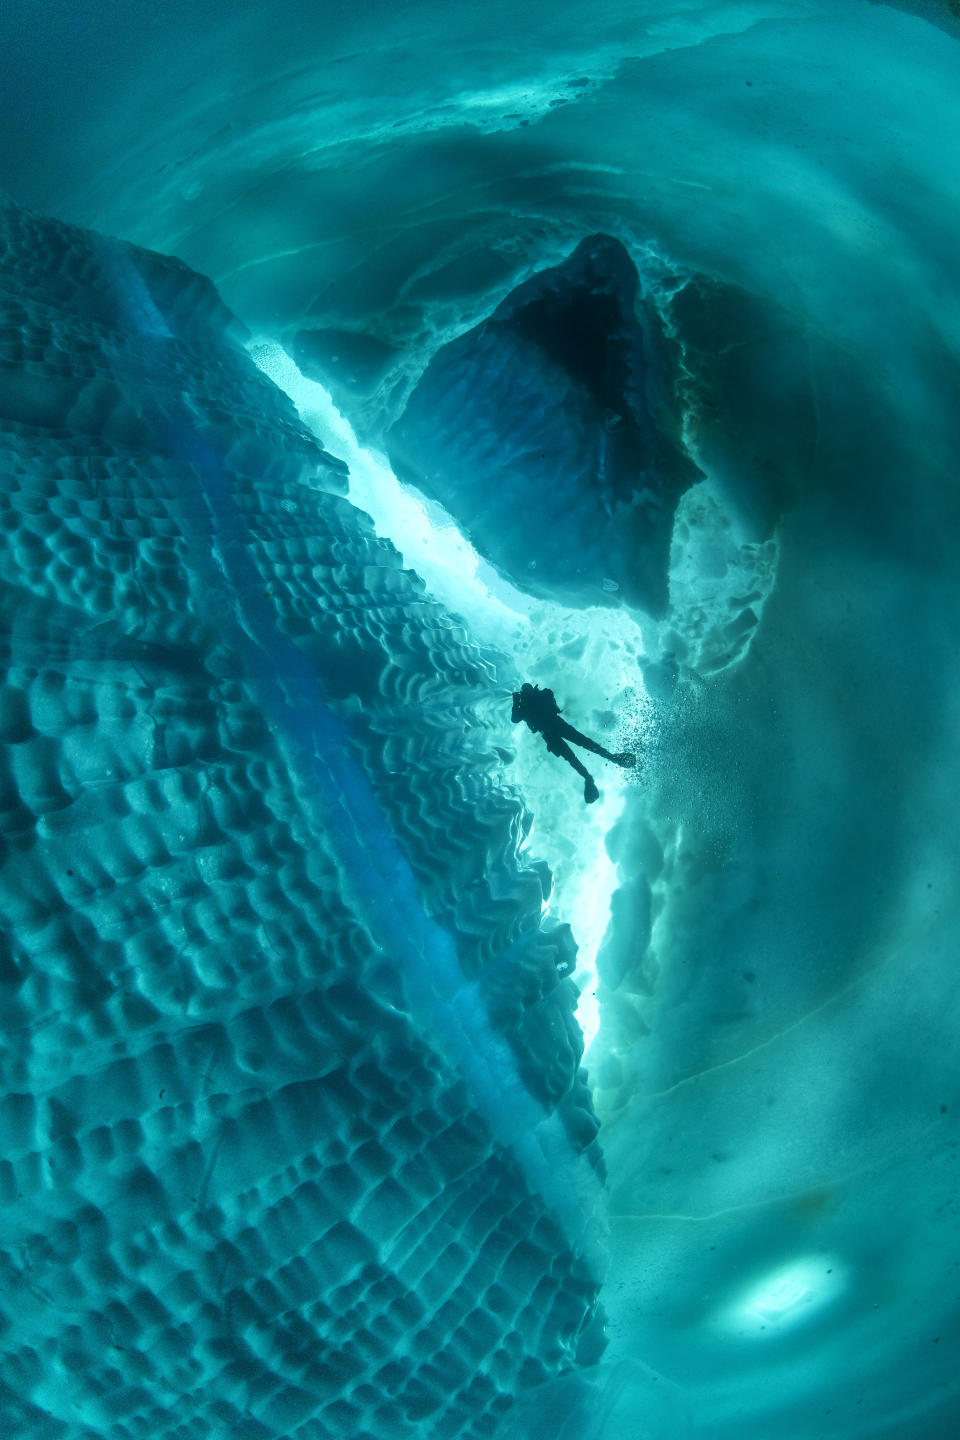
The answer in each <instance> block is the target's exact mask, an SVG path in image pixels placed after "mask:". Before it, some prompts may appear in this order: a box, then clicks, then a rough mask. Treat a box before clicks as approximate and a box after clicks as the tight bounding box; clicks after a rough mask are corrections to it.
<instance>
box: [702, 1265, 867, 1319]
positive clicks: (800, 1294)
mask: <svg viewBox="0 0 960 1440" xmlns="http://www.w3.org/2000/svg"><path fill="white" fill-rule="evenodd" d="M846 1288H847V1272H846V1269H845V1267H844V1266H842V1265H840V1264H838V1262H837V1261H836V1260H835V1259H833V1258H832V1257H831V1256H826V1255H817V1256H807V1257H804V1258H803V1259H800V1260H794V1261H792V1262H791V1263H790V1264H789V1265H784V1266H781V1267H780V1268H779V1269H777V1270H774V1271H771V1272H770V1273H768V1274H767V1275H765V1276H763V1278H762V1279H761V1280H759V1281H755V1282H754V1283H753V1284H752V1285H751V1286H750V1288H749V1289H748V1290H746V1291H744V1292H743V1293H741V1295H740V1296H739V1297H738V1298H737V1300H736V1301H735V1302H734V1303H733V1304H732V1305H731V1306H728V1307H727V1309H726V1310H724V1311H723V1313H722V1314H721V1315H720V1316H718V1322H719V1324H720V1325H721V1326H722V1328H723V1329H724V1330H726V1331H727V1332H728V1333H733V1334H736V1335H739V1336H741V1337H742V1338H755V1339H765V1338H769V1337H771V1336H774V1335H777V1334H782V1333H783V1332H784V1331H786V1330H793V1329H795V1328H796V1327H797V1326H799V1325H804V1324H806V1323H807V1322H808V1321H809V1320H811V1319H812V1318H813V1317H814V1315H816V1314H818V1313H819V1312H820V1311H822V1310H823V1309H824V1308H825V1307H826V1306H827V1305H829V1304H831V1303H832V1302H833V1301H835V1300H837V1299H838V1298H839V1296H840V1295H841V1294H843V1292H844V1291H845V1290H846Z"/></svg>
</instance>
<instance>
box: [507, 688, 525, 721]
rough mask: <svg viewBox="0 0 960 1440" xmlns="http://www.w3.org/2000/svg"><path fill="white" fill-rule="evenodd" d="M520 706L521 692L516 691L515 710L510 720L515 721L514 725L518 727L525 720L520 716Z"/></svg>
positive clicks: (514, 694) (514, 693)
mask: <svg viewBox="0 0 960 1440" xmlns="http://www.w3.org/2000/svg"><path fill="white" fill-rule="evenodd" d="M520 704H521V701H520V692H519V691H518V690H514V692H513V709H512V710H511V712H510V719H511V720H512V721H513V723H514V725H518V724H519V723H520V721H521V720H522V719H523V716H522V715H521V714H520Z"/></svg>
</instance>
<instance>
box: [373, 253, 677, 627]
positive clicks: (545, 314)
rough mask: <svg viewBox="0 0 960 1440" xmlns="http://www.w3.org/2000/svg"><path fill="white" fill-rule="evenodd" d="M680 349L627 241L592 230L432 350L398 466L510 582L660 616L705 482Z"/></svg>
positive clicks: (404, 422)
mask: <svg viewBox="0 0 960 1440" xmlns="http://www.w3.org/2000/svg"><path fill="white" fill-rule="evenodd" d="M675 350H676V346H675V344H671V343H670V342H668V340H667V337H666V334H665V332H664V329H663V323H662V320H661V318H660V316H659V315H658V313H657V310H656V308H655V307H654V305H653V304H652V303H650V302H649V301H648V300H647V298H646V297H645V296H643V295H642V294H640V293H639V276H638V273H637V269H636V266H635V264H634V263H633V261H632V260H631V258H630V255H629V253H628V252H627V250H626V248H625V246H624V245H622V244H621V243H620V241H618V240H615V239H613V238H612V237H611V236H609V235H593V236H591V237H589V238H588V239H586V240H583V241H581V243H580V244H579V245H578V246H577V248H576V249H575V250H574V251H573V253H572V254H571V255H570V256H569V257H568V258H567V259H566V260H565V261H564V262H563V263H562V264H561V265H557V266H553V267H551V268H550V269H545V270H542V271H540V272H539V273H538V274H536V275H534V276H532V277H531V278H530V279H528V280H526V281H525V282H524V283H523V284H522V285H519V286H517V288H516V289H515V290H513V291H512V292H511V293H510V294H509V295H508V296H507V298H506V299H505V300H504V301H503V302H502V303H501V304H500V305H498V306H497V308H496V309H495V310H494V311H493V313H492V314H491V315H490V316H489V317H488V318H486V319H485V320H483V322H482V323H481V324H480V325H478V326H476V327H475V328H474V329H472V330H469V331H467V332H466V333H465V334H462V335H459V336H458V337H457V338H456V339H455V340H452V341H451V342H450V343H449V344H448V345H445V346H444V347H443V348H442V349H440V350H439V351H438V352H437V354H436V355H435V356H434V357H433V359H432V360H431V362H430V364H429V365H428V366H427V368H426V370H425V371H424V373H423V375H422V376H421V377H420V380H419V382H418V384H417V386H416V388H415V389H414V391H413V393H412V394H411V396H410V398H409V400H408V402H407V405H406V408H405V410H404V412H403V414H402V415H401V416H400V418H399V419H398V421H397V423H396V424H395V425H394V426H393V427H392V429H391V430H390V432H389V434H388V446H389V451H390V455H391V458H392V460H393V462H394V464H395V465H396V466H397V467H398V473H401V474H404V475H407V476H409V477H410V479H411V480H412V482H413V483H414V484H415V485H416V486H417V487H418V488H419V489H421V490H423V491H424V492H425V493H426V494H427V495H429V496H430V497H431V498H433V499H436V500H439V502H440V503H441V504H442V505H443V506H444V507H445V508H446V509H447V510H449V511H450V512H451V513H452V514H454V515H456V516H457V517H458V519H459V520H460V522H461V523H462V524H463V525H464V527H465V528H466V530H467V531H468V533H469V534H470V536H471V538H472V539H473V541H474V543H475V544H476V546H477V548H478V549H479V550H480V552H481V553H482V554H483V555H484V556H485V557H486V558H487V559H489V560H490V561H491V562H492V563H493V564H494V565H495V566H497V568H498V569H500V570H501V571H502V572H503V573H504V574H505V575H507V576H508V577H509V579H510V580H511V582H512V583H513V584H515V585H518V586H519V587H521V588H522V589H525V590H529V591H530V592H531V593H532V594H535V595H539V596H541V597H545V598H547V599H551V600H561V601H562V602H563V603H565V604H568V605H575V606H590V605H609V604H619V603H621V601H622V602H625V603H627V604H630V605H634V606H639V607H641V608H643V609H645V610H649V611H651V612H652V613H656V614H662V613H663V612H664V611H665V610H666V608H667V604H668V569H669V551H670V538H671V533H672V527H673V516H674V511H675V509H676V505H677V501H678V500H679V498H680V496H681V495H682V494H683V493H684V491H685V490H686V489H688V487H689V486H691V485H693V484H694V483H695V482H696V481H697V480H699V479H701V478H702V475H701V472H700V470H699V469H698V467H697V466H696V465H695V464H694V462H693V461H692V459H691V458H690V456H689V455H688V454H687V453H686V450H685V448H684V446H683V443H682V439H681V415H682V410H681V405H680V402H679V396H678V393H677V383H678V376H677V363H676V358H677V357H676V355H675V354H674V353H673V352H674V351H675ZM518 517H523V518H524V520H525V521H526V522H527V523H524V524H518V523H517V519H518Z"/></svg>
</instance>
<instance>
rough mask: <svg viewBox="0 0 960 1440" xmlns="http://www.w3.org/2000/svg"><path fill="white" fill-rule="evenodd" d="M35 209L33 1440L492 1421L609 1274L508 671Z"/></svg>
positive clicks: (12, 634)
mask: <svg viewBox="0 0 960 1440" xmlns="http://www.w3.org/2000/svg"><path fill="white" fill-rule="evenodd" d="M0 219H2V225H0V244H2V247H3V248H2V262H0V297H2V311H3V317H4V320H3V331H2V346H3V348H2V355H0V414H2V417H3V426H2V432H0V433H2V441H0V444H2V450H3V473H4V476H5V479H4V487H3V494H2V497H0V522H2V523H0V587H2V588H0V598H2V612H0V613H2V634H0V655H2V659H3V663H4V670H5V674H4V678H3V683H2V686H0V739H2V741H3V750H2V752H0V811H2V834H3V836H4V837H5V838H4V841H3V845H4V853H3V861H4V864H3V870H2V875H0V907H2V913H3V914H4V916H5V918H6V921H7V925H8V927H9V928H8V929H7V930H6V932H5V934H4V937H3V944H2V951H0V984H2V987H3V998H4V1012H5V1017H6V1034H7V1045H6V1048H5V1050H4V1052H3V1056H2V1061H0V1066H2V1078H3V1087H4V1091H5V1092H6V1094H5V1098H4V1099H3V1101H2V1102H0V1134H2V1136H3V1150H2V1156H3V1158H2V1160H0V1198H2V1202H3V1204H4V1252H3V1256H2V1262H0V1266H2V1270H0V1273H2V1281H3V1294H4V1302H3V1311H2V1316H0V1326H2V1330H3V1344H4V1350H5V1354H6V1361H5V1365H4V1371H3V1388H2V1389H0V1419H2V1429H3V1433H4V1435H5V1436H28V1435H29V1436H30V1437H42V1440H47V1437H51V1440H53V1437H56V1440H81V1437H83V1440H94V1437H96V1440H131V1437H140V1436H143V1437H150V1440H166V1437H170V1440H172V1437H174V1436H176V1437H177V1440H187V1437H201V1436H203V1437H207V1436H210V1435H219V1434H226V1433H229V1434H231V1435H235V1436H238V1437H242V1440H275V1437H281V1436H282V1437H284V1440H286V1437H294V1436H300V1437H308V1436H309V1437H334V1436H343V1437H350V1440H380V1437H390V1440H402V1437H407V1436H411V1437H412V1436H414V1435H416V1436H435V1437H438V1440H439V1437H446V1436H449V1437H453V1436H459V1435H464V1436H481V1435H484V1434H488V1433H491V1432H492V1430H493V1428H494V1426H495V1424H496V1421H497V1417H498V1416H499V1415H500V1414H501V1413H503V1412H504V1411H506V1410H507V1409H508V1408H509V1406H510V1404H511V1402H512V1397H513V1396H515V1395H516V1394H517V1393H519V1392H522V1391H523V1390H524V1389H525V1388H527V1387H529V1386H531V1385H533V1384H536V1383H539V1382H541V1381H543V1380H546V1379H549V1378H550V1377H551V1376H552V1375H555V1374H557V1373H558V1372H559V1371H560V1370H561V1369H562V1368H563V1367H564V1366H567V1365H569V1364H570V1362H571V1360H572V1358H573V1357H574V1355H575V1353H576V1352H577V1349H578V1346H580V1347H581V1349H582V1347H583V1346H584V1345H588V1346H591V1347H593V1348H595V1342H594V1341H593V1339H592V1336H593V1335H594V1334H595V1333H596V1331H597V1327H598V1324H599V1321H598V1318H597V1314H596V1303H597V1298H596V1297H597V1274H598V1268H599V1265H600V1259H599V1251H600V1240H599V1221H598V1219H597V1213H596V1208H597V1205H598V1201H599V1192H600V1183H599V1178H598V1167H599V1164H600V1160H599V1153H598V1149H597V1145H596V1141H595V1132H596V1122H595V1120H594V1118H593V1114H592V1109H591V1105H590V1101H589V1098H588V1095H587V1091H586V1088H585V1084H584V1079H583V1075H582V1072H580V1071H579V1070H578V1067H579V1061H580V1051H581V1042H580V1037H579V1032H578V1030H577V1027H576V1024H575V1021H574V1018H573V1006H574V1003H575V999H576V996H575V992H574V991H573V988H572V986H571V985H570V983H569V982H568V981H563V980H561V979H560V975H561V974H562V973H565V972H566V971H567V970H568V969H569V968H570V965H571V963H572V939H571V937H570V935H569V932H567V931H565V930H564V929H563V928H558V929H556V930H554V931H552V932H545V931H542V930H541V929H540V913H541V903H542V898H543V893H544V886H545V884H547V883H548V877H546V876H545V875H544V873H543V869H542V867H538V866H536V865H528V866H526V867H524V866H523V865H522V864H521V863H520V862H519V860H518V857H517V847H518V842H519V840H520V839H521V838H522V836H523V835H524V834H525V831H526V828H527V826H528V823H529V821H528V817H526V816H525V814H524V812H523V811H522V809H521V807H520V805H519V803H518V802H517V801H516V800H515V799H513V798H511V797H510V796H508V795H507V794H506V793H505V792H504V791H503V789H502V787H501V785H500V783H499V780H498V776H497V766H498V763H499V761H498V760H497V757H496V755H495V753H494V751H493V747H492V745H491V744H490V743H489V742H488V740H487V738H486V736H487V732H488V731H489V729H490V728H491V727H490V722H489V720H488V715H489V713H490V712H489V706H490V704H491V703H492V702H490V700H489V699H488V692H489V689H490V685H491V679H492V677H493V662H492V660H491V659H490V658H489V657H485V656H484V655H482V654H481V653H480V652H478V651H477V650H476V649H475V648H473V647H471V646H470V645H469V644H468V643H467V641H466V638H465V636H464V635H463V633H462V631H461V630H460V629H459V628H458V627H457V625H456V624H455V623H454V622H453V621H452V620H451V619H450V617H449V616H447V615H446V613H445V612H444V611H443V610H442V609H441V607H439V606H438V605H436V604H435V603H433V602H430V601H428V600H427V599H426V598H425V597H424V594H423V589H422V586H421V584H420V582H419V581H418V580H417V578H416V577H415V576H414V575H412V574H411V573H409V572H406V571H404V570H402V569H401V568H400V562H399V559H398V556H397V554H396V552H395V551H394V550H393V549H392V547H391V546H390V545H388V544H386V543H384V542H383V541H380V540H379V539H378V538H377V537H376V535H375V534H374V532H373V529H372V526H371V524H370V522H369V520H368V519H367V517H366V516H364V515H363V514H362V512H360V511H358V510H356V509H355V508H354V507H353V506H351V505H350V503H349V502H348V501H347V500H346V499H344V498H343V497H342V496H341V495H340V494H338V493H336V492H337V491H338V490H342V489H343V487H344V467H343V466H342V464H341V463H340V462H338V461H336V460H335V459H333V458H332V457H331V456H329V455H328V454H326V452H324V451H323V450H322V448H321V447H320V446H319V444H318V443H317V442H316V440H315V439H313V437H311V436H310V435H309V434H308V433H307V432H305V431H304V430H303V429H302V427H301V426H300V425H299V423H298V421H297V419H296V416H295V414H294V412H293V410H292V408H291V407H290V406H289V404H288V402H287V401H286V399H285V398H284V397H283V396H282V395H281V394H280V392H279V391H277V390H276V389H275V388H274V387H273V386H272V385H271V384H270V383H269V382H268V381H267V380H265V379H264V378H263V377H262V376H261V375H260V374H259V372H258V371H257V370H256V369H255V367H254V366H253V365H252V364H251V363H250V361H249V359H248V358H247V357H246V355H245V354H244V353H243V352H242V349H241V348H240V347H239V346H238V345H235V344H234V343H233V342H232V338H231V337H232V336H233V335H234V334H237V335H239V331H238V330H235V328H234V322H233V321H232V318H231V317H230V315H229V313H228V312H227V311H226V310H225V308H224V307H223V306H222V304H221V303H220V301H219V299H218V298H217V296H216V293H215V291H214V289H213V287H212V286H211V285H210V284H209V282H207V281H205V280H203V279H202V278H201V277H199V276H197V275H195V274H193V273H192V272H191V271H189V270H188V269H187V268H186V267H184V266H182V265H181V264H179V263H178V262H176V261H172V260H168V259H165V258H163V257H160V256H157V255H152V254H150V253H148V252H145V251H142V250H137V249H135V248H133V247H131V246H128V245H124V244H120V243H119V242H113V241H109V240H105V239H103V238H102V237H99V236H96V235H93V234H91V233H89V232H86V231H81V230H78V229H75V228H72V227H70V226H66V225H61V224H59V223H56V222H53V221H49V220H43V219H39V218H37V217H35V216H33V215H30V214H27V213H25V212H23V211H20V210H18V209H15V208H13V207H10V206H4V207H3V209H2V212H0ZM11 1297H15V1300H14V1301H13V1303H12V1302H11Z"/></svg>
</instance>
